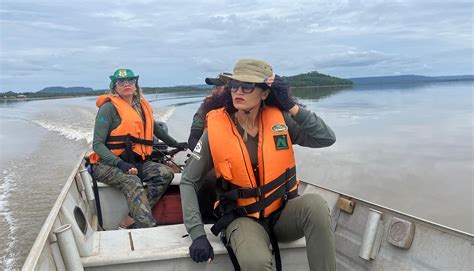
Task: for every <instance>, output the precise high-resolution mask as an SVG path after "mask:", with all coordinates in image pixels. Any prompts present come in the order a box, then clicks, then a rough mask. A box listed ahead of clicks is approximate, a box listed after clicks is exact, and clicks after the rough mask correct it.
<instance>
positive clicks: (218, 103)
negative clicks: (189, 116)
mask: <svg viewBox="0 0 474 271" xmlns="http://www.w3.org/2000/svg"><path fill="white" fill-rule="evenodd" d="M229 106H231V107H234V106H233V104H232V96H231V95H230V88H229V87H228V86H227V85H225V86H224V91H221V92H220V93H219V94H215V93H213V94H211V96H207V97H206V98H205V99H204V101H203V102H202V104H201V107H202V109H203V115H204V116H205V115H206V114H207V113H208V112H209V111H211V110H214V109H218V108H221V107H225V108H226V109H229V108H230V107H229ZM227 111H229V110H227ZM235 111H237V110H236V109H235V108H234V111H233V112H235Z"/></svg>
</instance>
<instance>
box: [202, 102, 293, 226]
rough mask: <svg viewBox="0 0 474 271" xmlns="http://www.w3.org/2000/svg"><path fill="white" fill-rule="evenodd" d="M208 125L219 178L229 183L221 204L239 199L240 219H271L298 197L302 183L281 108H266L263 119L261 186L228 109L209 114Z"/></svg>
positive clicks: (260, 139)
mask: <svg viewBox="0 0 474 271" xmlns="http://www.w3.org/2000/svg"><path fill="white" fill-rule="evenodd" d="M207 122H208V126H207V129H208V138H209V145H210V150H211V154H212V159H213V163H214V168H215V172H216V177H217V178H220V177H222V179H224V181H223V182H228V183H230V185H229V186H228V187H229V189H228V190H227V191H228V192H226V193H223V194H221V195H219V197H220V199H221V201H222V199H224V200H229V199H236V207H235V208H234V212H236V211H237V213H238V215H239V216H243V215H245V216H252V217H255V218H260V217H261V216H263V217H268V216H269V215H270V214H271V213H273V212H275V211H276V210H278V209H279V208H280V207H281V206H282V204H283V202H284V200H285V199H286V198H287V197H288V195H290V194H291V195H292V196H291V197H293V196H296V195H297V188H298V184H299V181H298V180H297V179H296V168H295V157H294V153H293V146H292V143H291V139H290V135H289V133H288V127H287V126H286V124H285V120H284V118H283V114H282V112H281V111H280V110H279V109H278V108H276V107H266V108H265V109H264V110H263V111H262V112H261V115H260V119H259V124H258V125H259V136H258V177H259V178H258V180H259V181H258V182H257V179H256V177H255V175H254V170H253V169H252V164H251V162H250V156H249V154H248V151H247V148H246V146H245V142H244V141H243V139H242V137H241V136H240V134H239V132H238V130H237V127H236V126H235V124H234V122H233V121H232V118H231V117H230V116H229V114H228V113H227V112H226V111H225V109H223V108H221V109H216V110H213V111H211V112H209V113H208V114H207ZM222 179H221V180H222ZM224 189H225V188H224ZM290 192H291V193H290ZM222 195H224V196H226V197H224V198H222ZM291 197H290V198H291Z"/></svg>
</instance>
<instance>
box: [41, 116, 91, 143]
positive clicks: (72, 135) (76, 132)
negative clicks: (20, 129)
mask: <svg viewBox="0 0 474 271" xmlns="http://www.w3.org/2000/svg"><path fill="white" fill-rule="evenodd" d="M32 123H34V124H36V125H39V126H41V127H43V128H45V129H46V130H48V131H52V132H56V133H58V134H60V135H61V136H63V137H65V138H67V139H71V140H75V141H81V140H85V141H86V142H87V144H91V143H92V137H93V133H92V130H91V128H90V127H87V129H85V128H84V127H78V126H76V125H71V124H67V123H57V122H54V121H48V120H33V121H32Z"/></svg>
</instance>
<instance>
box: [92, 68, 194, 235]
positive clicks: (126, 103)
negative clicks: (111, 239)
mask: <svg viewBox="0 0 474 271" xmlns="http://www.w3.org/2000/svg"><path fill="white" fill-rule="evenodd" d="M138 78H139V76H138V75H135V74H134V73H133V71H132V70H130V69H118V70H116V71H115V73H114V74H113V75H111V76H110V80H111V82H110V93H109V94H105V95H101V96H99V97H98V98H97V101H96V105H97V107H99V111H98V113H97V117H96V121H95V127H94V141H93V145H92V148H93V150H94V152H93V153H92V154H91V155H90V158H89V160H90V163H91V164H92V165H93V166H92V169H93V176H94V178H96V179H97V180H98V181H100V182H103V183H106V184H108V185H110V186H113V187H116V188H118V189H119V190H121V191H122V192H123V193H124V195H125V197H126V198H127V203H128V207H129V211H130V213H129V214H130V216H131V217H132V218H133V220H134V221H135V223H134V224H132V226H131V227H132V228H133V227H137V228H145V227H153V226H155V224H156V221H155V219H154V218H153V216H152V213H151V209H152V208H153V206H154V205H155V204H156V203H157V202H158V200H159V199H160V198H161V196H162V195H163V194H164V192H165V191H166V189H167V187H168V185H169V184H170V182H171V180H172V179H173V175H174V174H173V170H172V169H171V168H169V167H168V166H165V165H162V164H158V163H155V162H152V161H151V160H150V155H151V153H152V151H153V136H156V137H158V138H159V139H161V140H163V141H164V142H165V143H166V144H167V145H169V146H171V147H176V148H180V149H183V150H184V149H185V148H187V144H186V143H178V142H177V141H176V140H175V139H173V138H172V137H171V136H170V135H168V133H167V132H166V131H165V130H164V129H163V128H162V127H161V126H160V125H157V123H156V122H155V120H154V119H153V110H152V107H151V105H150V104H149V103H148V102H147V101H146V99H145V98H144V97H143V94H142V91H141V89H140V87H139V86H138ZM143 182H146V183H147V184H148V192H145V190H144V188H143ZM129 227H130V226H129Z"/></svg>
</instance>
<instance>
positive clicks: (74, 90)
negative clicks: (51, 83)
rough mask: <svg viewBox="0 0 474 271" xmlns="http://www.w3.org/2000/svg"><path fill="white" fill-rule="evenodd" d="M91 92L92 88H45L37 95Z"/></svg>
mask: <svg viewBox="0 0 474 271" xmlns="http://www.w3.org/2000/svg"><path fill="white" fill-rule="evenodd" d="M92 91H94V90H93V89H92V88H86V87H46V88H43V89H42V90H40V91H38V93H86V92H92Z"/></svg>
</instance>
